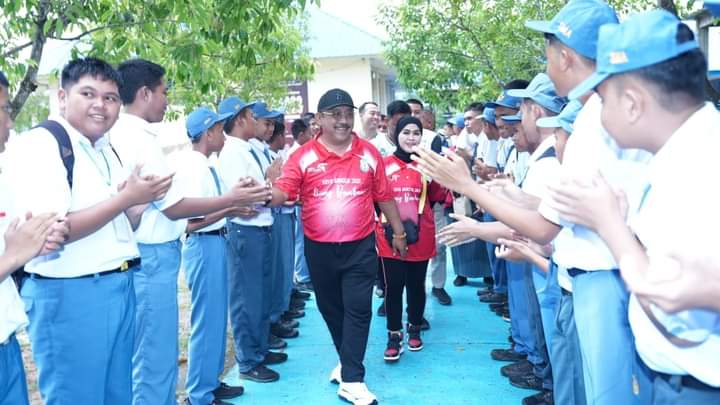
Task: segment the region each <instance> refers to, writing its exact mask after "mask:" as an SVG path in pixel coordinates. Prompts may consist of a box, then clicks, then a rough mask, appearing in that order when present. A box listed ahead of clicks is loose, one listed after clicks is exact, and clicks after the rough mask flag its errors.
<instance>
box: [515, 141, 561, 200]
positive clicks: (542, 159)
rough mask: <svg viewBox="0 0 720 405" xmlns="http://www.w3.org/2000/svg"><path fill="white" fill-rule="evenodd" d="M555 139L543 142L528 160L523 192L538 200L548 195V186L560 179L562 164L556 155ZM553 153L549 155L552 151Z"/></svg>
mask: <svg viewBox="0 0 720 405" xmlns="http://www.w3.org/2000/svg"><path fill="white" fill-rule="evenodd" d="M554 148H555V137H553V136H549V137H547V138H546V139H545V140H543V141H542V142H541V143H540V145H538V147H537V149H535V151H534V152H533V153H532V154H531V155H530V158H529V159H528V169H527V174H526V175H525V180H524V181H523V183H522V190H523V191H524V192H526V193H527V194H530V195H533V196H535V197H538V198H544V197H545V195H547V186H548V184H550V182H551V181H553V180H554V179H556V178H557V177H558V174H559V171H560V162H559V161H558V159H557V157H556V156H555V153H554ZM551 150H552V151H553V153H551V154H549V152H550V151H551Z"/></svg>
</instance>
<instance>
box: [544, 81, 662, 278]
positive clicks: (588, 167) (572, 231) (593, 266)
mask: <svg viewBox="0 0 720 405" xmlns="http://www.w3.org/2000/svg"><path fill="white" fill-rule="evenodd" d="M601 111H602V101H601V99H600V97H599V96H598V95H597V94H593V95H592V96H591V97H590V98H589V99H588V101H587V102H586V103H585V105H584V106H583V109H582V110H581V111H580V113H579V114H578V116H577V119H576V120H575V130H574V132H573V134H572V136H570V138H569V139H568V142H567V144H566V146H565V153H564V155H563V162H562V165H561V170H560V173H559V178H558V179H557V180H559V179H560V178H565V177H567V178H577V177H584V176H588V177H589V176H591V175H594V174H596V173H598V172H600V173H601V174H602V175H603V176H604V177H605V179H607V181H608V182H609V183H610V184H611V185H612V186H614V187H617V188H620V189H622V190H623V191H624V192H625V194H626V195H627V197H628V205H629V207H630V209H629V211H628V215H629V217H632V215H634V213H635V211H636V210H637V206H638V203H639V200H640V196H641V194H642V191H643V189H644V187H645V184H647V173H646V171H647V162H648V161H649V159H650V154H649V153H647V152H644V151H638V150H623V149H620V147H619V146H618V145H617V144H616V143H615V142H614V141H613V140H612V138H610V136H609V135H608V134H607V132H606V131H605V129H604V128H603V127H602V123H601V121H600V113H601ZM538 211H539V212H540V214H541V215H542V216H543V217H545V218H546V219H547V220H549V221H551V222H553V223H556V224H558V225H561V226H562V227H563V229H562V230H561V231H560V234H561V235H558V237H557V238H556V239H555V241H554V243H553V245H554V247H555V251H554V253H553V260H554V261H555V262H556V263H557V264H558V267H560V268H564V269H570V268H579V269H582V270H586V271H594V270H611V269H616V268H617V263H616V262H615V259H614V258H613V255H612V253H611V252H610V250H609V249H608V247H607V245H606V244H605V242H604V241H603V240H602V239H601V238H600V236H599V235H597V234H596V233H595V232H593V231H591V230H590V229H588V228H586V227H584V226H580V225H575V224H571V223H568V222H566V221H564V220H562V219H561V218H560V216H559V214H558V213H557V212H556V211H555V210H553V209H552V208H551V207H550V206H549V205H548V199H547V198H545V199H544V200H543V201H542V202H541V203H540V207H539V208H538ZM563 233H565V235H562V234H563ZM558 279H559V282H560V285H561V286H562V287H563V288H566V289H568V290H569V289H570V288H568V287H569V283H570V278H569V276H568V275H567V273H566V272H565V271H561V272H559V274H558Z"/></svg>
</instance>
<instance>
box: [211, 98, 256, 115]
mask: <svg viewBox="0 0 720 405" xmlns="http://www.w3.org/2000/svg"><path fill="white" fill-rule="evenodd" d="M254 105H255V103H246V102H244V101H242V100H241V99H240V97H235V96H233V97H228V98H226V99H225V100H223V101H221V102H220V104H218V113H220V114H227V113H232V115H231V117H234V116H236V115H237V114H239V113H240V111H242V110H244V109H246V108H252V107H253V106H254Z"/></svg>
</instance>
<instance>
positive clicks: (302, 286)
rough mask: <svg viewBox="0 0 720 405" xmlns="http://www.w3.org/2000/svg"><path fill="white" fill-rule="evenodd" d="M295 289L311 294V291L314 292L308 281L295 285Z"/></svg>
mask: <svg viewBox="0 0 720 405" xmlns="http://www.w3.org/2000/svg"><path fill="white" fill-rule="evenodd" d="M295 287H296V288H297V289H298V290H300V291H302V292H313V291H315V288H314V287H313V285H312V283H311V282H309V281H308V282H306V283H295Z"/></svg>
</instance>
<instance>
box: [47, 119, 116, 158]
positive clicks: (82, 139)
mask: <svg viewBox="0 0 720 405" xmlns="http://www.w3.org/2000/svg"><path fill="white" fill-rule="evenodd" d="M48 119H50V120H53V121H57V122H58V123H60V125H62V126H63V128H65V131H67V133H68V137H69V138H70V142H72V143H79V144H84V145H86V146H89V147H91V148H94V149H96V150H101V149H103V148H104V147H106V146H108V145H109V144H110V143H109V142H108V139H107V134H105V135H103V136H102V137H100V139H98V140H97V141H95V145H93V144H92V143H91V142H90V140H89V139H88V138H87V137H86V136H85V135H83V134H81V133H80V131H78V130H77V129H75V127H73V126H72V125H70V123H69V122H67V120H66V119H65V118H63V117H62V116H61V115H59V114H58V115H51V116H50V117H48Z"/></svg>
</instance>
